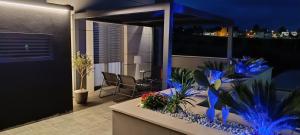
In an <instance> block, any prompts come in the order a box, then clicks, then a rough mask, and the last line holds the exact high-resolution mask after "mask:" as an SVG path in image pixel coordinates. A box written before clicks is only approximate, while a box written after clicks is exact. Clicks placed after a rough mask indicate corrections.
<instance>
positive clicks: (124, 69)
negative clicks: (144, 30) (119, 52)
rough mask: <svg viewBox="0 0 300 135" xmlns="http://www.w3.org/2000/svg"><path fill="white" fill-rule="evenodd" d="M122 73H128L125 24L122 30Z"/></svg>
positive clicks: (126, 30)
mask: <svg viewBox="0 0 300 135" xmlns="http://www.w3.org/2000/svg"><path fill="white" fill-rule="evenodd" d="M123 36H124V37H123V39H124V42H123V45H124V46H123V55H124V57H123V66H122V67H123V74H124V75H128V27H127V25H124V30H123Z"/></svg>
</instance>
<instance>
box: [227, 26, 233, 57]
mask: <svg viewBox="0 0 300 135" xmlns="http://www.w3.org/2000/svg"><path fill="white" fill-rule="evenodd" d="M232 37H233V28H232V26H230V27H228V40H227V59H228V61H230V59H231V58H232V40H233V38H232Z"/></svg>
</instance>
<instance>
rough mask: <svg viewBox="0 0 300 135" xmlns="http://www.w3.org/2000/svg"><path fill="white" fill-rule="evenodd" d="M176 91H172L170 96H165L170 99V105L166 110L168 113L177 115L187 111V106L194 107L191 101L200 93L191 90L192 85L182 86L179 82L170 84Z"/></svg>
mask: <svg viewBox="0 0 300 135" xmlns="http://www.w3.org/2000/svg"><path fill="white" fill-rule="evenodd" d="M169 85H171V86H172V87H173V88H174V89H171V90H170V92H169V93H168V94H164V96H166V97H167V98H168V104H167V106H166V108H165V110H166V111H167V112H170V113H176V112H178V111H184V110H185V109H186V105H188V104H189V105H191V106H194V104H192V103H191V101H194V99H192V98H191V97H192V96H196V95H197V94H198V93H197V92H196V91H194V90H192V89H191V88H192V87H191V83H190V82H188V83H187V84H180V83H177V82H170V84H169Z"/></svg>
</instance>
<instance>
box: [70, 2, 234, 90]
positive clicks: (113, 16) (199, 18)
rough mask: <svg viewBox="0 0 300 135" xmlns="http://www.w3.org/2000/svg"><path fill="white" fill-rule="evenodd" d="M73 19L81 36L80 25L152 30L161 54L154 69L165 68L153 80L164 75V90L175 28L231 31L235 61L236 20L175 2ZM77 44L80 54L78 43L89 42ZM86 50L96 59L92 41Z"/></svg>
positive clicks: (155, 57)
mask: <svg viewBox="0 0 300 135" xmlns="http://www.w3.org/2000/svg"><path fill="white" fill-rule="evenodd" d="M73 19H74V23H73V25H74V27H75V33H74V35H76V34H77V33H78V32H77V31H76V30H79V29H80V28H78V27H80V25H78V24H79V23H78V22H79V21H93V22H109V23H115V24H122V25H124V26H126V25H135V26H146V27H151V28H152V31H153V37H154V39H153V41H154V42H153V48H154V50H158V51H154V52H152V53H153V54H152V55H153V57H152V65H153V64H158V65H161V68H160V69H158V70H157V69H156V71H155V70H152V75H151V76H152V77H153V76H154V75H153V74H154V73H156V74H157V73H160V75H158V76H159V77H160V78H158V79H161V81H162V89H166V88H167V81H168V79H169V78H170V75H171V68H172V42H173V36H172V34H173V28H174V27H175V26H180V25H192V24H203V25H220V26H224V27H228V32H229V35H228V46H227V58H228V59H230V58H231V57H232V26H233V24H234V23H233V21H232V20H230V19H227V18H223V17H220V16H217V15H213V14H210V13H207V12H203V11H199V10H196V9H193V8H190V7H186V6H183V5H179V4H177V3H173V2H167V3H158V4H152V5H145V6H139V7H132V8H125V9H118V10H108V11H103V10H101V11H84V12H78V13H75V14H74V18H73ZM124 28H125V27H124ZM125 29H126V28H125ZM125 29H124V30H125ZM87 35H88V33H87ZM87 37H88V36H87ZM75 40H76V41H75V42H76V43H77V44H76V45H75V47H74V48H76V50H79V48H81V47H80V45H79V44H78V43H80V42H82V41H85V40H86V41H87V39H84V38H82V37H81V38H75ZM80 40H81V41H80ZM124 40H126V38H124ZM127 47H128V44H127V43H126V42H124V48H127ZM86 48H87V49H86V50H87V54H88V55H90V56H93V48H94V47H93V46H92V44H90V43H88V41H87V43H86ZM128 49H130V48H128ZM88 51H89V52H88ZM125 53H126V52H125ZM123 55H125V54H123ZM124 57H126V56H124ZM124 62H125V63H124ZM123 64H126V61H123ZM73 75H74V74H73ZM93 78H94V77H88V78H87V86H89V83H91V82H92V83H93V82H94V81H93ZM90 88H93V87H90Z"/></svg>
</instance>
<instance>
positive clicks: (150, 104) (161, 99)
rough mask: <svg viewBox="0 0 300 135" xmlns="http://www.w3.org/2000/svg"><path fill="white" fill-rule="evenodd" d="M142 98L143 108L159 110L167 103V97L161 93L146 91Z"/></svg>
mask: <svg viewBox="0 0 300 135" xmlns="http://www.w3.org/2000/svg"><path fill="white" fill-rule="evenodd" d="M141 98H142V99H141V107H143V108H148V109H152V110H157V109H162V108H164V107H165V106H166V104H167V98H166V97H165V96H163V95H162V94H160V93H154V92H149V93H145V94H143V95H142V97H141Z"/></svg>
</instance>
